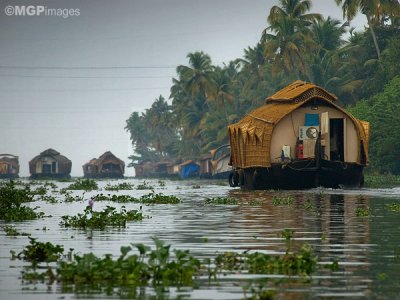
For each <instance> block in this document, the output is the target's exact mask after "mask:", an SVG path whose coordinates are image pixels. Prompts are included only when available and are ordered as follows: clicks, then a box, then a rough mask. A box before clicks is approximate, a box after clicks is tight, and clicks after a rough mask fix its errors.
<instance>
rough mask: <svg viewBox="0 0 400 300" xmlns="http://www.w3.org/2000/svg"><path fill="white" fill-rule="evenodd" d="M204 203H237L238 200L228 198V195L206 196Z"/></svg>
mask: <svg viewBox="0 0 400 300" xmlns="http://www.w3.org/2000/svg"><path fill="white" fill-rule="evenodd" d="M205 204H213V205H238V204H239V201H238V200H237V199H235V198H230V197H215V198H207V199H206V201H205Z"/></svg>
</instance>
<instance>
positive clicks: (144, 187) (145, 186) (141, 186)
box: [136, 180, 154, 190]
mask: <svg viewBox="0 0 400 300" xmlns="http://www.w3.org/2000/svg"><path fill="white" fill-rule="evenodd" d="M136 189H137V190H154V187H153V186H151V185H149V184H148V183H147V182H146V180H144V181H143V183H141V184H138V185H137V186H136Z"/></svg>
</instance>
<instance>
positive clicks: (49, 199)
mask: <svg viewBox="0 0 400 300" xmlns="http://www.w3.org/2000/svg"><path fill="white" fill-rule="evenodd" d="M40 199H41V200H42V201H44V202H48V203H52V204H55V203H58V201H57V198H56V197H54V196H52V195H43V196H41V197H40Z"/></svg>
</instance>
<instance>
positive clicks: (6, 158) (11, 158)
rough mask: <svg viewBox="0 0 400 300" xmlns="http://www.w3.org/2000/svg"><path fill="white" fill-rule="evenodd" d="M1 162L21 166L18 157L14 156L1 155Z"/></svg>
mask: <svg viewBox="0 0 400 300" xmlns="http://www.w3.org/2000/svg"><path fill="white" fill-rule="evenodd" d="M0 162H3V163H7V164H11V165H14V166H19V162H18V156H15V155H12V154H6V153H4V154H0Z"/></svg>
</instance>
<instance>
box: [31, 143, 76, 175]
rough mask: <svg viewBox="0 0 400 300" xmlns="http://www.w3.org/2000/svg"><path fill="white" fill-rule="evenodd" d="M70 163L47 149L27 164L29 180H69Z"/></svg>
mask: <svg viewBox="0 0 400 300" xmlns="http://www.w3.org/2000/svg"><path fill="white" fill-rule="evenodd" d="M71 167H72V162H71V161H70V160H69V159H68V158H66V157H65V156H63V155H61V154H60V152H57V151H56V150H54V149H47V150H45V151H43V152H42V153H40V154H39V155H38V156H36V157H34V158H33V159H32V160H31V161H30V162H29V172H30V173H31V177H30V178H31V179H38V178H71V175H70V173H71Z"/></svg>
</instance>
